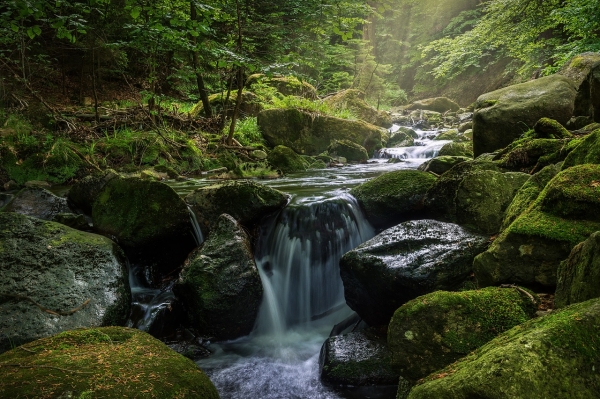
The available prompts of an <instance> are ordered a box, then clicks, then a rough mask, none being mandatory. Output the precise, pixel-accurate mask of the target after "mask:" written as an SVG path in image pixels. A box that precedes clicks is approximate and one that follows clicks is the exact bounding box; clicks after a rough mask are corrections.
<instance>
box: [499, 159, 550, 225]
mask: <svg viewBox="0 0 600 399" xmlns="http://www.w3.org/2000/svg"><path fill="white" fill-rule="evenodd" d="M558 172H560V167H559V166H558V165H550V166H546V167H545V168H544V169H542V170H540V171H539V172H537V173H536V174H534V175H533V176H531V177H530V178H529V179H528V180H527V181H526V182H525V184H523V185H522V186H521V188H520V189H519V191H517V194H516V195H515V196H514V198H513V200H512V202H511V203H510V205H509V206H508V208H507V209H506V213H505V214H504V220H502V226H501V228H500V230H504V229H506V228H507V227H508V226H510V225H511V223H512V222H514V221H515V220H516V219H517V218H518V217H519V216H520V215H521V213H523V212H524V211H525V210H526V209H527V208H528V207H529V205H531V204H532V203H533V201H535V200H536V199H537V197H538V196H539V195H540V193H541V192H542V190H543V189H544V187H546V184H548V182H549V181H550V180H552V178H553V177H554V176H556V174H557V173H558Z"/></svg>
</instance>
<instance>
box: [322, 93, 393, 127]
mask: <svg viewBox="0 0 600 399" xmlns="http://www.w3.org/2000/svg"><path fill="white" fill-rule="evenodd" d="M324 101H325V103H326V104H328V105H329V107H330V108H332V109H335V110H349V111H351V112H352V113H354V115H356V116H357V117H358V119H361V120H363V121H365V122H368V123H371V124H373V125H375V126H381V127H383V128H386V129H389V128H390V127H392V117H391V116H390V115H389V114H388V113H387V112H385V111H378V110H376V109H375V108H373V107H372V106H370V105H369V104H367V102H366V101H365V93H363V92H361V91H360V90H356V89H348V90H343V91H341V92H339V93H336V94H334V95H332V96H329V97H327V98H325V100H324Z"/></svg>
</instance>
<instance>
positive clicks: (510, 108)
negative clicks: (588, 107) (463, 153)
mask: <svg viewBox="0 0 600 399" xmlns="http://www.w3.org/2000/svg"><path fill="white" fill-rule="evenodd" d="M576 94H577V92H576V90H575V85H574V82H573V81H572V80H570V79H568V78H566V77H564V76H559V75H552V76H547V77H544V78H540V79H536V80H532V81H529V82H526V83H521V84H517V85H513V86H508V87H505V88H503V89H500V90H496V91H493V92H491V93H486V94H483V95H481V96H479V98H478V99H477V101H476V103H475V113H474V116H473V143H474V147H473V150H474V152H475V156H479V155H481V154H483V153H486V152H493V151H495V150H497V149H500V148H504V147H506V146H507V145H509V144H510V143H511V142H512V141H513V140H515V139H517V138H519V137H520V136H521V135H522V134H523V133H524V132H525V131H526V130H528V127H530V126H533V125H534V124H535V123H536V122H537V121H538V120H539V119H540V118H543V117H548V118H552V119H555V120H556V121H558V122H559V123H561V124H565V123H567V121H568V120H569V119H570V118H571V116H572V115H573V109H574V103H575V97H576Z"/></svg>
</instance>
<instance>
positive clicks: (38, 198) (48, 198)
mask: <svg viewBox="0 0 600 399" xmlns="http://www.w3.org/2000/svg"><path fill="white" fill-rule="evenodd" d="M3 211H4V212H15V213H20V214H22V215H27V216H32V217H36V218H38V219H44V220H53V219H54V218H55V217H56V216H57V215H58V214H59V213H72V211H71V209H69V207H68V206H67V200H66V199H65V198H61V197H58V196H56V195H54V194H52V193H51V192H50V191H48V190H45V189H43V188H40V187H27V188H24V189H22V190H21V191H19V192H18V193H17V194H16V195H15V197H14V199H13V200H12V201H11V202H10V203H9V204H8V205H7V206H6V207H4V209H3Z"/></svg>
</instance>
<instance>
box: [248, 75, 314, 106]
mask: <svg viewBox="0 0 600 399" xmlns="http://www.w3.org/2000/svg"><path fill="white" fill-rule="evenodd" d="M257 83H260V84H265V85H267V86H268V87H273V88H275V89H276V90H277V91H278V92H279V93H281V94H283V95H284V96H298V97H304V98H308V99H309V100H316V99H317V97H318V96H317V89H315V87H314V86H313V85H311V84H310V83H308V82H306V81H300V79H298V78H296V77H295V76H279V77H272V78H269V77H267V76H266V75H263V74H259V73H257V74H254V75H251V76H249V77H248V79H246V87H250V88H252V87H253V86H254V85H255V84H257Z"/></svg>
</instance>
